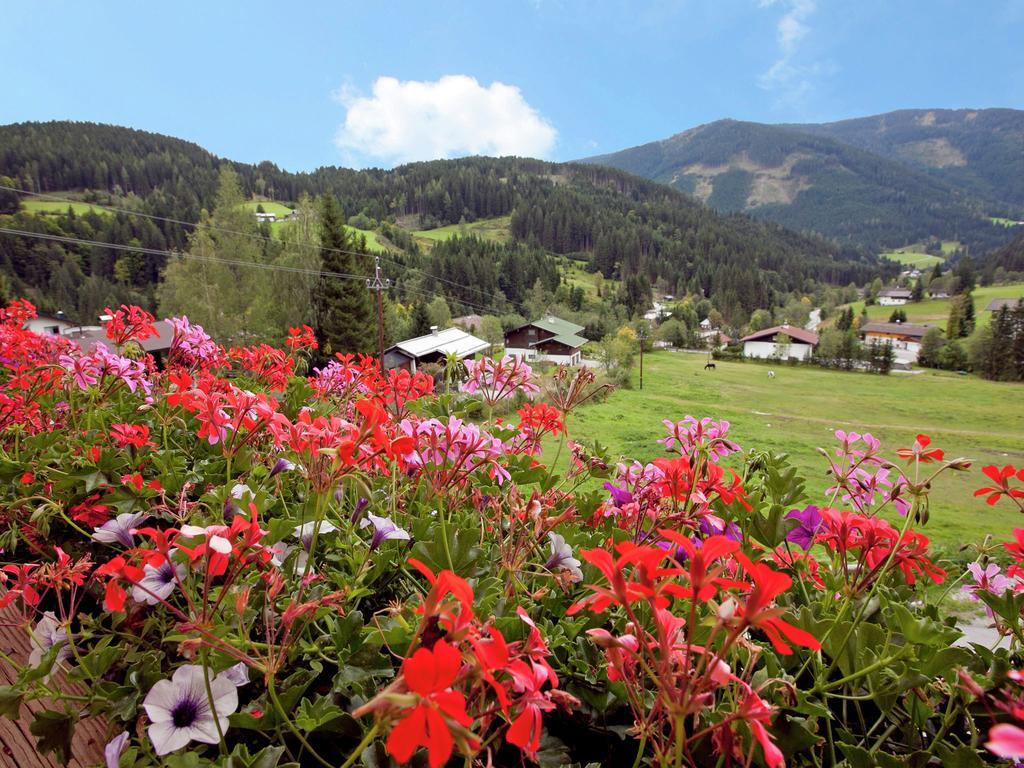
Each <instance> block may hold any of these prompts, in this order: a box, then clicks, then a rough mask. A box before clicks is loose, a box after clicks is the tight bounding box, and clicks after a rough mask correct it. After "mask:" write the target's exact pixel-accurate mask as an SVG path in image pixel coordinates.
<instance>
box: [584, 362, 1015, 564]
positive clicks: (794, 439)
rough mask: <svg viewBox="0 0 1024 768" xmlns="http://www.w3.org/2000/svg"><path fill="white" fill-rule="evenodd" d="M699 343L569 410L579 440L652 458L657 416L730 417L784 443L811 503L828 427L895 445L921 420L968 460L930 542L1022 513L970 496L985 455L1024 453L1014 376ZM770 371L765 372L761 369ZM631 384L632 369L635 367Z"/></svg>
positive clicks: (761, 437) (763, 443)
mask: <svg viewBox="0 0 1024 768" xmlns="http://www.w3.org/2000/svg"><path fill="white" fill-rule="evenodd" d="M705 360H706V358H705V356H704V355H693V354H687V353H680V352H655V353H652V354H649V355H645V356H644V390H643V391H642V392H641V391H639V390H637V389H635V388H634V389H631V390H618V391H616V392H614V393H612V395H611V396H610V397H609V398H608V400H607V401H605V402H603V403H600V404H598V405H593V406H589V407H584V408H582V409H580V410H579V411H577V412H575V413H574V414H573V415H572V416H571V417H570V421H569V433H570V435H571V436H572V439H573V440H576V441H577V442H584V443H589V442H591V441H593V440H595V439H596V440H598V441H599V442H600V443H602V444H603V445H606V446H607V447H608V448H609V449H610V450H611V451H612V453H613V455H623V456H628V457H636V458H638V459H640V460H642V461H650V460H651V459H653V458H655V457H656V456H659V455H663V452H662V450H661V446H660V445H659V444H658V443H656V442H655V440H656V439H657V438H659V437H662V436H663V434H664V430H663V427H662V424H661V422H662V420H663V419H672V420H678V419H682V418H683V417H684V416H686V415H688V414H690V415H693V416H697V417H703V416H711V417H712V418H715V419H727V420H728V421H729V422H731V424H732V429H731V431H730V433H729V435H730V437H732V438H733V439H735V440H736V441H737V442H738V443H739V444H740V445H741V446H743V447H744V448H756V449H759V450H762V449H768V448H771V449H772V450H776V451H785V452H786V453H788V454H789V455H790V457H791V459H792V461H793V463H794V465H795V466H796V467H798V469H799V472H800V474H801V475H802V476H803V477H804V478H805V479H806V481H807V494H808V498H809V500H810V501H811V502H812V503H815V502H816V503H819V504H820V503H823V502H825V501H827V499H825V498H824V491H825V489H826V488H827V487H828V485H829V483H828V478H826V476H825V466H826V465H825V463H824V458H823V457H822V456H821V455H820V454H819V453H818V452H817V449H818V448H819V447H823V448H826V449H828V450H831V449H832V448H833V447H834V445H835V439H834V437H833V433H834V431H835V430H836V429H844V430H847V431H849V430H851V429H852V430H856V431H861V432H863V431H869V432H871V433H872V434H873V435H875V436H876V437H878V438H879V439H880V440H881V441H882V445H883V447H884V448H885V449H887V451H888V452H889V454H888V455H891V454H892V452H893V451H895V449H897V448H900V447H903V446H907V445H910V444H911V443H912V442H913V440H914V436H915V435H916V434H918V433H919V432H923V433H926V434H928V435H930V436H931V437H932V440H933V441H934V444H935V445H937V446H939V447H941V448H943V449H945V451H946V455H947V456H948V457H958V456H966V457H968V458H971V459H973V460H974V461H975V465H974V468H973V469H972V471H971V472H967V473H957V474H947V475H945V476H943V478H941V480H940V481H938V483H939V486H940V487H939V488H938V489H937V491H938V492H937V493H934V494H933V495H932V509H931V521H930V523H929V525H928V526H927V527H926V528H925V529H924V531H925V533H927V534H928V535H929V536H930V537H932V538H933V539H934V540H935V541H936V543H937V544H939V545H942V546H945V547H954V546H958V545H962V544H965V543H968V542H974V541H978V540H980V539H982V538H983V537H984V536H985V535H986V534H992V535H993V536H994V537H996V539H997V540H1000V539H1006V538H1011V537H1012V530H1013V528H1014V527H1015V526H1020V525H1022V524H1024V519H1022V517H1021V515H1020V513H1018V512H1016V511H1014V508H1012V507H1010V506H1007V505H1005V504H1004V505H997V506H996V507H987V506H986V505H985V504H984V503H983V502H982V501H980V500H977V499H974V498H973V496H972V493H973V490H974V489H975V488H977V487H979V486H981V485H983V482H982V481H983V479H984V478H983V476H982V475H981V472H980V468H981V467H982V466H984V465H985V464H1000V465H1002V464H1005V463H1007V462H1013V463H1016V464H1018V465H1019V464H1020V463H1021V460H1022V458H1024V444H1022V442H1021V438H1020V436H1021V434H1024V397H1021V390H1020V387H1019V385H1015V384H1009V383H999V382H989V381H984V380H982V379H979V378H975V377H969V376H958V375H955V374H948V373H939V372H928V373H925V374H920V375H915V376H900V375H895V374H894V375H890V376H872V375H868V374H863V373H847V372H840V371H831V370H824V369H821V368H814V367H803V366H786V365H781V366H780V365H775V366H769V365H764V364H758V363H740V362H723V361H719V362H718V363H717V369H716V370H715V371H709V372H705V371H704V370H703V365H704V362H705ZM770 369H771V370H774V371H775V374H776V375H775V378H773V379H769V378H768V375H767V374H768V370H770ZM633 378H634V387H635V386H636V380H637V376H636V374H634V377H633Z"/></svg>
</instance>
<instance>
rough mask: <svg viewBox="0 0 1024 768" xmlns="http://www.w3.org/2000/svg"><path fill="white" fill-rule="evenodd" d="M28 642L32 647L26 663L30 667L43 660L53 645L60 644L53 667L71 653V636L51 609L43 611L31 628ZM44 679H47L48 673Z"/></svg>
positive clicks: (66, 658)
mask: <svg viewBox="0 0 1024 768" xmlns="http://www.w3.org/2000/svg"><path fill="white" fill-rule="evenodd" d="M30 644H31V647H32V652H31V653H29V656H28V665H29V666H30V667H38V666H39V664H40V663H41V662H42V660H43V656H45V655H46V654H47V652H48V651H50V649H52V648H53V647H54V646H55V645H56V646H60V650H59V651H57V660H56V661H55V662H54V666H55V667H56V666H58V665H59V664H60V663H61V662H62V661H67V660H68V659H70V658H71V655H72V654H71V636H70V635H69V634H68V630H67V627H65V626H63V625H61V623H60V622H59V621H58V620H57V617H56V616H55V615H54V614H53V611H47V612H46V613H44V614H43V618H41V619H40V620H39V622H38V623H37V624H36V625H35V627H33V628H32V637H31V638H30ZM45 679H47V680H48V679H49V675H47V676H46V678H45ZM44 681H45V680H44Z"/></svg>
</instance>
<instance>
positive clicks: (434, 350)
mask: <svg viewBox="0 0 1024 768" xmlns="http://www.w3.org/2000/svg"><path fill="white" fill-rule="evenodd" d="M490 348H491V345H490V344H489V343H487V342H486V341H484V340H483V339H478V338H477V337H476V336H473V335H472V334H470V333H466V332H465V331H464V330H462V329H461V328H445V329H444V330H443V331H439V330H438V329H437V326H436V325H435V326H433V327H432V328H431V329H430V333H428V334H427V335H425V336H417V337H416V338H415V339H408V340H406V341H400V342H398V343H397V344H395V345H394V346H393V347H389V348H388V349H386V350H385V351H384V367H385V368H406V369H408V370H409V371H411V372H412V373H416V368H417V367H418V366H420V365H423V364H424V363H437V362H440V361H442V360H444V359H445V357H447V356H448V355H450V354H453V353H454V354H456V355H458V356H459V358H460V359H462V360H464V359H466V358H467V357H474V356H476V355H478V354H479V353H481V352H486V351H487V350H489V349H490Z"/></svg>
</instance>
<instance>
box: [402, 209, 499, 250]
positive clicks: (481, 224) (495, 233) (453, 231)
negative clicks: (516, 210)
mask: <svg viewBox="0 0 1024 768" xmlns="http://www.w3.org/2000/svg"><path fill="white" fill-rule="evenodd" d="M511 222H512V217H511V216H498V217H497V218H494V219H481V220H480V221H474V222H472V223H470V224H449V225H448V226H446V227H438V228H437V229H418V230H416V231H414V232H413V233H412V234H413V237H415V238H416V239H417V240H419V241H420V244H421V245H424V246H426V247H427V248H431V247H433V245H434V243H438V242H441V241H443V240H448V239H450V238H452V237H455V236H456V235H460V236H465V235H476V236H477V237H479V238H481V239H483V240H492V241H494V242H496V243H504V242H506V241H508V239H509V238H510V237H511V236H512V235H511V233H510V232H509V225H510V224H511Z"/></svg>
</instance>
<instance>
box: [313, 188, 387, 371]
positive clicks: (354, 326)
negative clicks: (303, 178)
mask: <svg viewBox="0 0 1024 768" xmlns="http://www.w3.org/2000/svg"><path fill="white" fill-rule="evenodd" d="M357 247H358V246H357V245H356V244H355V243H353V242H352V238H351V236H350V235H349V233H348V231H347V230H346V229H345V225H344V223H343V222H342V220H341V208H340V207H339V206H338V201H337V200H336V199H335V197H334V195H330V194H326V195H323V196H321V198H320V264H321V269H323V270H324V271H325V272H334V273H341V274H343V275H368V274H370V271H371V270H370V258H369V256H366V255H365V254H359V253H356V252H355V249H356V248H357ZM313 300H314V303H315V306H316V317H317V329H316V330H317V339H318V341H319V342H320V351H321V352H322V353H323V354H324V355H328V356H329V355H333V354H334V353H336V352H370V351H371V350H372V349H373V348H374V346H375V344H374V339H376V338H377V334H376V332H375V318H374V317H373V312H374V309H373V295H372V293H371V292H370V291H369V290H367V287H366V284H365V283H364V282H363V281H362V280H358V279H351V278H338V277H329V276H322V277H321V278H320V280H319V282H318V283H317V285H316V287H315V288H314V291H313Z"/></svg>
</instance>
